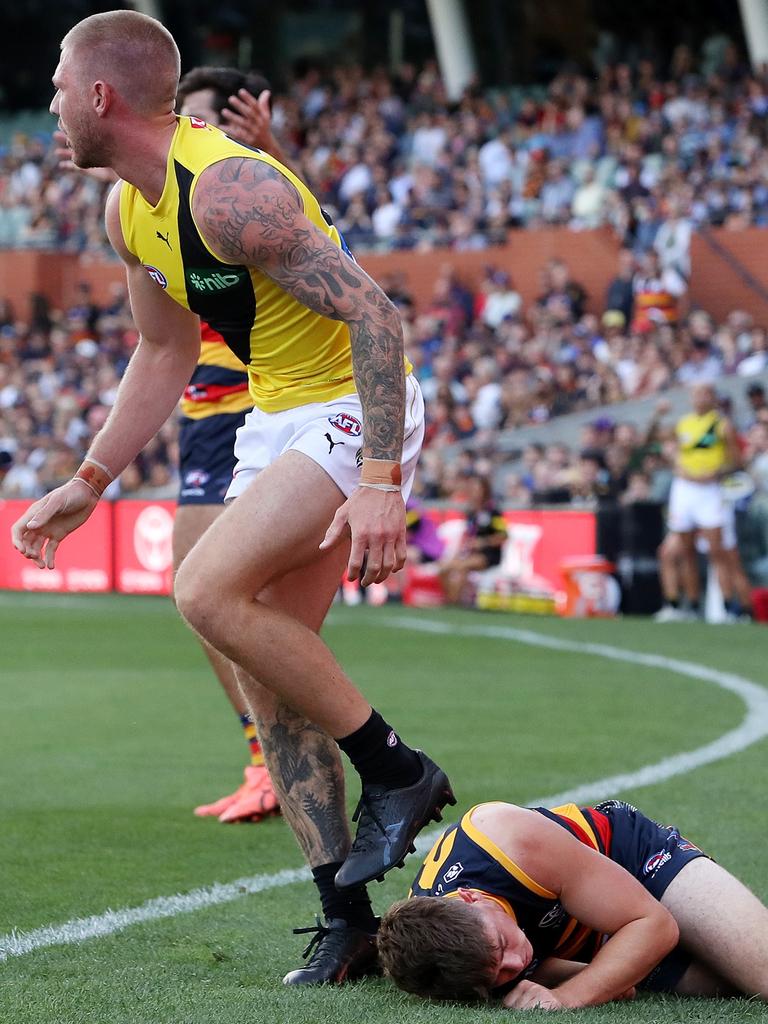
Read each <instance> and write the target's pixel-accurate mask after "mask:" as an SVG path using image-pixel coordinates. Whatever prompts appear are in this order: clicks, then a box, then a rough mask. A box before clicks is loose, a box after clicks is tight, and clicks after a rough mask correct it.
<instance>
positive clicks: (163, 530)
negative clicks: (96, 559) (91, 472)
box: [115, 501, 176, 594]
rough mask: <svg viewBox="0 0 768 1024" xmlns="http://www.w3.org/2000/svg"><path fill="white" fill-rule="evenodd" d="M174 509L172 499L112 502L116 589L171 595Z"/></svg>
mask: <svg viewBox="0 0 768 1024" xmlns="http://www.w3.org/2000/svg"><path fill="white" fill-rule="evenodd" d="M175 510H176V504H175V502H173V501H118V502H116V503H115V590H119V591H121V592H122V593H123V594H170V592H171V586H172V581H173V555H172V545H171V540H172V535H173V515H174V512H175Z"/></svg>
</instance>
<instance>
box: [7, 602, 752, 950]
mask: <svg viewBox="0 0 768 1024" xmlns="http://www.w3.org/2000/svg"><path fill="white" fill-rule="evenodd" d="M336 621H337V622H338V619H337V620H336ZM379 624H380V625H382V626H386V627H389V628H392V629H407V630H411V631H416V632H422V633H433V634H450V635H454V636H455V635H456V634H459V635H462V636H484V637H488V638H490V639H494V640H513V641H515V642H517V643H522V644H529V645H530V646H533V647H545V648H548V649H550V650H555V651H571V652H573V653H577V654H593V655H595V656H597V657H600V658H609V659H611V660H613V661H624V662H628V663H629V664H632V665H644V666H646V667H648V668H660V669H664V670H665V671H667V672H675V673H677V674H678V675H683V676H689V677H690V678H691V679H700V680H702V681H704V682H707V683H712V684H713V685H714V686H717V687H719V688H720V689H722V690H728V691H729V692H730V693H734V694H736V695H737V696H738V697H740V698H741V700H742V701H743V702H744V704H745V706H746V709H747V713H746V715H745V717H744V719H743V721H742V722H741V724H740V725H739V726H737V727H736V728H735V729H731V730H730V731H729V732H727V733H724V734H723V735H722V736H721V737H720V738H719V739H716V740H714V741H713V742H712V743H707V744H705V745H704V746H703V747H698V748H697V749H695V750H690V751H686V752H684V753H682V754H674V755H673V756H671V757H665V758H664V759H663V760H661V761H657V762H656V763H655V764H651V765H646V766H645V767H643V768H639V769H638V770H637V771H634V772H627V773H624V774H620V775H611V776H607V777H606V778H603V779H596V780H595V781H594V782H588V783H585V784H584V785H581V786H577V787H576V788H574V789H568V790H565V791H564V792H562V793H555V794H550V795H549V796H543V797H535V798H533V799H531V800H528V801H526V803H528V804H532V805H535V804H559V803H566V802H568V801H573V802H574V803H580V802H587V801H589V800H604V799H606V798H608V797H612V796H616V795H617V794H619V793H620V792H621V791H623V790H626V789H630V788H631V789H636V788H638V787H640V786H650V785H653V784H655V783H658V782H663V781H664V780H666V779H670V778H673V777H674V776H675V775H682V774H685V773H686V772H690V771H693V770H694V769H695V768H700V767H701V766H702V765H705V764H712V763H713V762H715V761H720V760H722V759H723V758H726V757H730V756H731V755H732V754H737V753H739V752H740V751H742V750H744V749H745V748H746V747H749V746H751V745H752V744H753V743H757V742H758V741H759V740H761V739H763V738H764V737H765V736H768V691H766V690H765V689H763V687H761V686H758V684H757V683H753V682H752V681H751V680H749V679H745V678H743V677H742V676H737V675H734V674H733V673H731V672H720V671H719V670H717V669H713V668H709V667H707V666H706V665H697V664H696V663H695V662H691V661H680V660H678V659H677V658H667V657H665V656H664V655H661V654H644V653H642V652H639V651H627V650H623V649H622V648H620V647H610V646H608V645H606V644H591V643H579V642H578V641H575V640H565V639H561V638H560V637H554V636H548V635H546V634H544V633H536V632H534V631H533V630H528V629H516V628H514V627H511V626H486V625H477V626H457V625H449V624H447V623H444V622H438V621H434V620H431V619H410V618H405V617H402V616H397V617H391V618H390V617H388V616H387V617H386V618H384V617H383V616H382V618H381V619H380V620H379ZM439 834H440V830H439V829H435V830H432V831H431V832H429V833H427V834H423V835H422V836H421V837H420V839H419V842H418V844H417V847H418V849H419V850H420V851H422V852H423V851H425V850H427V849H429V847H430V846H431V845H432V843H433V842H434V841H435V839H436V838H437V836H438V835H439ZM310 877H311V875H310V872H309V870H308V869H307V868H297V869H287V870H284V871H278V872H276V873H275V874H269V875H268V874H264V875H253V876H251V877H249V878H238V879H236V880H235V881H234V882H228V883H227V884H225V885H222V884H218V883H216V884H214V885H211V886H206V887H205V888H201V889H193V890H192V891H191V892H187V893H179V894H177V895H175V896H160V897H158V898H157V899H151V900H147V901H146V902H145V903H142V904H140V905H139V906H138V907H126V908H124V909H122V910H107V911H106V912H105V913H103V914H95V915H93V916H91V917H80V918H75V919H73V920H71V921H67V922H65V923H64V924H60V925H50V926H46V927H43V928H35V929H34V930H33V931H28V932H16V931H14V932H10V933H9V934H8V935H2V936H0V962H2V961H4V960H8V959H10V958H11V957H17V956H25V955H26V954H27V953H33V952H34V951H35V950H37V949H42V948H44V947H46V946H61V945H70V944H73V943H80V942H85V941H87V940H88V939H95V938H100V937H102V936H105V935H113V934H114V933H115V932H120V931H123V929H125V928H128V927H130V926H131V925H134V924H142V923H144V922H147V921H157V920H159V919H161V918H164V917H176V916H177V915H178V914H189V913H192V912H193V911H195V910H203V909H204V908H206V907H212V906H216V905H218V904H221V903H231V902H232V901H233V900H237V899H240V898H241V897H242V896H250V895H253V894H255V893H260V892H267V891H269V890H271V889H279V888H281V887H282V886H286V885H293V884H294V883H296V882H303V881H306V880H308V879H309V878H310Z"/></svg>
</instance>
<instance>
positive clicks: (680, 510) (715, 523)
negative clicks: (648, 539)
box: [667, 477, 726, 533]
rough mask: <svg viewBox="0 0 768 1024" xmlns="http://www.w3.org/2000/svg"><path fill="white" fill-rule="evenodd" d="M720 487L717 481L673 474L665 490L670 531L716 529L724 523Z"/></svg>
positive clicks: (724, 514) (724, 515)
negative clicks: (693, 478)
mask: <svg viewBox="0 0 768 1024" xmlns="http://www.w3.org/2000/svg"><path fill="white" fill-rule="evenodd" d="M725 519H726V513H725V501H724V499H723V488H722V487H721V486H720V484H719V483H718V482H717V481H714V482H713V483H707V484H699V483H694V481H693V480H683V479H681V478H680V477H675V479H674V480H673V481H672V490H671V491H670V493H669V509H668V512H667V525H668V526H669V529H670V530H671V531H672V532H673V533H689V532H690V531H691V530H716V529H717V528H718V527H720V528H722V527H723V526H724V525H725Z"/></svg>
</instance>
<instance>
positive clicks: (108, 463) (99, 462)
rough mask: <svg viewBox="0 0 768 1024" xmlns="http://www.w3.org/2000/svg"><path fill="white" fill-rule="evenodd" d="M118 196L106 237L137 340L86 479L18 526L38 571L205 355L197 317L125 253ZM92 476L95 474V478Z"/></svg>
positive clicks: (112, 201) (111, 203)
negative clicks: (118, 261)
mask: <svg viewBox="0 0 768 1024" xmlns="http://www.w3.org/2000/svg"><path fill="white" fill-rule="evenodd" d="M119 189H120V185H119V184H118V185H117V186H116V187H115V189H114V190H113V192H112V193H111V195H110V198H109V200H108V203H107V232H108V234H109V237H110V241H111V242H112V245H113V247H114V248H115V251H116V252H117V253H118V255H119V256H120V257H121V258H122V259H123V261H124V262H125V264H126V275H127V279H128V291H129V295H130V301H131V310H132V313H133V318H134V321H135V323H136V326H137V328H138V330H139V333H140V340H139V344H138V345H137V347H136V350H135V352H134V354H133V356H132V358H131V361H130V363H129V365H128V369H127V370H126V372H125V375H124V377H123V379H122V380H121V382H120V387H119V389H118V393H117V397H116V399H115V404H114V406H113V408H112V411H111V413H110V415H109V417H108V419H107V422H106V423H105V425H104V427H103V428H102V430H101V431H100V432H99V434H98V435H97V436H96V438H95V439H94V441H93V444H92V445H91V447H90V449H89V451H88V454H87V456H86V461H85V463H84V466H86V464H87V472H86V473H85V474H84V475H85V477H86V478H85V479H84V475H79V476H76V477H75V478H73V479H72V480H70V481H68V482H67V483H66V484H63V485H62V486H61V487H57V488H56V490H54V491H51V493H50V494H47V495H46V496H45V497H44V498H41V499H40V500H39V501H37V502H35V503H34V504H33V505H31V506H30V507H29V508H28V509H27V510H26V511H25V513H24V515H23V516H21V518H20V519H19V520H18V521H17V522H16V523H15V524H14V527H13V530H12V537H13V543H14V545H15V546H16V548H17V549H18V550H19V551H21V553H22V554H23V555H25V556H26V557H27V558H29V559H31V560H32V561H34V562H35V564H36V565H38V566H40V568H43V567H46V568H49V569H52V568H54V562H55V554H56V549H57V547H58V545H59V544H60V542H61V541H62V540H63V539H64V538H65V537H66V536H67V535H68V534H69V533H71V532H72V531H73V530H75V529H77V527H78V526H81V525H82V524H83V523H84V522H85V520H86V519H87V518H88V517H89V516H90V514H91V512H92V511H93V509H94V508H95V507H96V504H97V503H98V499H99V497H100V493H101V491H103V489H104V487H105V486H106V483H108V481H109V479H114V478H115V477H117V476H119V474H120V473H122V471H123V470H124V469H125V467H126V466H127V465H128V463H129V462H130V461H131V460H132V459H134V458H135V457H136V455H138V453H139V452H140V451H141V449H142V448H143V447H144V445H146V444H147V442H148V441H150V440H151V439H152V438H153V437H154V436H155V434H156V433H157V431H158V430H159V429H160V427H161V426H162V425H163V423H165V421H166V420H167V419H168V417H169V416H170V415H171V413H172V412H173V410H174V408H175V407H176V403H177V402H178V400H179V397H180V396H181V393H182V391H183V390H184V388H185V387H186V384H187V382H188V381H189V378H190V376H191V374H192V371H193V370H194V367H195V363H196V362H197V359H198V356H199V353H200V326H199V319H198V317H197V316H196V315H195V314H193V313H190V312H189V310H186V309H184V308H183V307H182V306H180V305H178V304H177V303H175V302H173V300H172V299H170V298H169V297H168V296H167V295H166V294H165V292H164V291H163V290H162V289H161V288H160V287H159V286H158V285H157V284H155V282H154V281H153V280H152V279H151V278H150V277H149V275H148V274H147V272H146V270H145V269H144V268H143V267H142V266H141V264H140V263H139V262H138V261H137V260H136V259H135V257H133V256H132V255H131V253H130V252H129V251H128V250H127V249H126V247H125V243H124V242H123V239H122V232H121V231H120V221H119V212H118V206H117V204H118V202H119ZM94 467H95V469H94ZM88 472H91V473H92V474H94V476H93V479H91V478H90V477H89V476H88ZM97 478H98V480H97V483H96V485H94V480H96V479H97Z"/></svg>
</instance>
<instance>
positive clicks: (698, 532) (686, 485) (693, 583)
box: [657, 384, 741, 621]
mask: <svg viewBox="0 0 768 1024" xmlns="http://www.w3.org/2000/svg"><path fill="white" fill-rule="evenodd" d="M691 402H692V405H693V412H691V413H688V414H687V415H685V416H683V417H681V419H680V420H679V421H678V423H677V426H676V427H675V437H676V441H677V458H676V462H675V477H674V480H673V481H672V489H671V491H670V494H669V510H668V514H667V525H668V529H669V533H670V534H672V535H673V541H674V542H670V543H667V542H665V544H663V545H662V547H661V550H660V557H661V584H662V590H663V593H664V602H665V603H664V607H663V608H662V609H661V611H660V612H659V613H658V615H657V618H658V619H659V621H671V620H673V619H675V618H677V617H678V615H680V609H679V599H680V594H679V593H678V575H679V576H680V578H681V581H682V584H683V589H684V591H685V595H686V597H687V599H688V602H689V604H690V606H691V609H692V610H693V612H694V613H695V614H698V610H699V598H700V591H701V584H700V581H699V572H698V565H697V561H698V560H697V555H696V538H697V536H700V537H703V538H704V539H705V540H706V542H707V545H708V549H709V558H710V561H711V562H712V565H713V566H714V568H715V570H716V571H717V574H718V578H719V580H720V586H721V589H722V591H723V593H724V594H730V593H731V590H732V587H731V578H730V575H729V572H728V563H727V559H726V557H725V556H724V548H723V527H724V526H725V525H726V510H725V501H724V499H723V488H722V485H721V480H722V478H723V477H724V476H726V475H727V474H728V473H731V472H733V470H734V469H737V468H738V466H739V465H740V463H741V453H740V452H739V447H738V442H737V439H736V431H735V429H734V427H733V424H732V423H731V422H730V420H729V419H728V418H727V417H726V416H724V415H723V414H722V413H721V412H720V410H719V409H718V408H717V394H716V393H715V389H714V387H713V386H712V385H711V384H696V385H695V386H694V387H693V388H692V389H691ZM678 560H679V561H680V563H681V565H680V572H679V574H678V568H677V561H678Z"/></svg>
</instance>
